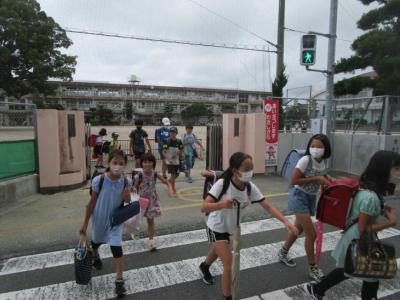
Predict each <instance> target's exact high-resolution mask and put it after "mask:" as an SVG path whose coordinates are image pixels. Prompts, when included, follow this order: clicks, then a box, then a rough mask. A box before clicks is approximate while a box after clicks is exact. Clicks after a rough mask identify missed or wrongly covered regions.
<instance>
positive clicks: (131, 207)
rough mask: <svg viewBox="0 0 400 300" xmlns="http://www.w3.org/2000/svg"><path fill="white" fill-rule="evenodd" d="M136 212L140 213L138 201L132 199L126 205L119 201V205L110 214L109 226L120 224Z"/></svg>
mask: <svg viewBox="0 0 400 300" xmlns="http://www.w3.org/2000/svg"><path fill="white" fill-rule="evenodd" d="M138 213H140V205H139V201H133V202H131V203H129V204H127V205H124V203H121V206H119V207H117V208H116V209H115V210H114V212H113V214H112V216H111V226H112V227H113V226H117V225H120V224H122V223H124V222H125V221H126V220H128V219H130V218H132V217H133V216H136V215H137V214H138Z"/></svg>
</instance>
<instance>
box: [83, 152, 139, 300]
mask: <svg viewBox="0 0 400 300" xmlns="http://www.w3.org/2000/svg"><path fill="white" fill-rule="evenodd" d="M126 160H127V157H126V155H125V154H124V152H123V151H122V150H115V151H112V152H111V153H110V154H109V159H108V163H109V170H108V171H107V172H106V173H105V174H102V175H99V176H97V177H95V178H94V179H93V181H92V194H91V197H90V200H89V203H88V205H87V206H86V213H85V217H84V220H83V223H82V225H81V228H80V230H79V232H80V233H81V234H84V235H86V230H87V227H88V224H89V219H91V220H92V236H91V238H92V242H91V244H92V247H93V252H94V260H93V266H94V267H95V268H96V269H97V270H100V269H101V268H102V262H101V259H100V256H99V247H100V245H101V244H109V245H110V248H111V252H112V255H113V257H114V259H115V269H116V273H117V276H116V280H115V293H116V294H117V295H118V296H123V295H124V294H125V292H126V289H125V287H124V279H123V269H124V260H123V253H122V231H123V224H121V225H117V226H111V222H110V220H111V216H112V214H113V212H114V210H115V209H116V208H118V207H119V206H120V205H121V203H122V201H124V202H127V203H128V202H130V199H131V195H130V192H131V191H130V189H131V187H132V181H131V180H130V179H127V178H126V177H125V176H124V174H123V171H124V168H125V165H126Z"/></svg>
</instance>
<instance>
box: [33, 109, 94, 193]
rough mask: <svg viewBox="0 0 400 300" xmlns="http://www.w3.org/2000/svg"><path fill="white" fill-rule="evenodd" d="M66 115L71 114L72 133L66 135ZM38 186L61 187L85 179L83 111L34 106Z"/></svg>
mask: <svg viewBox="0 0 400 300" xmlns="http://www.w3.org/2000/svg"><path fill="white" fill-rule="evenodd" d="M68 115H75V133H76V135H75V136H74V137H68ZM37 137H38V156H39V178H40V189H41V190H46V189H48V190H52V191H57V190H62V189H64V188H66V187H68V186H75V185H78V184H81V183H83V182H85V181H86V163H85V131H84V114H83V112H79V111H57V110H51V109H38V110H37Z"/></svg>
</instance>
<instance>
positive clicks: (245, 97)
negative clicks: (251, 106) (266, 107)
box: [239, 94, 249, 103]
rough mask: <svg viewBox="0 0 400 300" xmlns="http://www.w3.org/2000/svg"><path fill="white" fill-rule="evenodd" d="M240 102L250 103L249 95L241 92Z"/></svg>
mask: <svg viewBox="0 0 400 300" xmlns="http://www.w3.org/2000/svg"><path fill="white" fill-rule="evenodd" d="M239 103H249V95H248V94H239Z"/></svg>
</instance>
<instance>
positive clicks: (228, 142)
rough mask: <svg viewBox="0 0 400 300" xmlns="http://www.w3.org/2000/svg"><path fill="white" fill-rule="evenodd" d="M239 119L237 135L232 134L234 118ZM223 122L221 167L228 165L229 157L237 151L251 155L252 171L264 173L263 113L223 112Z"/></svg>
mask: <svg viewBox="0 0 400 300" xmlns="http://www.w3.org/2000/svg"><path fill="white" fill-rule="evenodd" d="M236 118H238V119H239V136H234V127H235V125H234V124H235V119H236ZM222 122H223V126H222V127H223V130H222V131H223V141H222V151H223V164H222V165H223V168H224V169H226V168H228V166H229V158H230V157H231V155H232V154H233V153H235V152H237V151H242V152H245V153H247V154H249V155H250V156H252V157H253V164H254V173H256V174H260V173H262V174H264V173H265V154H264V153H265V115H264V114H263V113H256V114H224V115H223V116H222Z"/></svg>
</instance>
